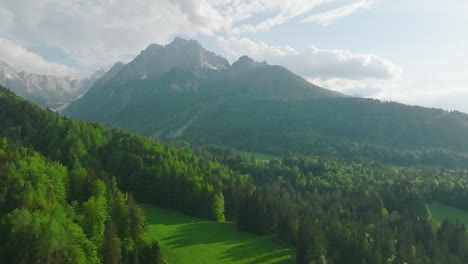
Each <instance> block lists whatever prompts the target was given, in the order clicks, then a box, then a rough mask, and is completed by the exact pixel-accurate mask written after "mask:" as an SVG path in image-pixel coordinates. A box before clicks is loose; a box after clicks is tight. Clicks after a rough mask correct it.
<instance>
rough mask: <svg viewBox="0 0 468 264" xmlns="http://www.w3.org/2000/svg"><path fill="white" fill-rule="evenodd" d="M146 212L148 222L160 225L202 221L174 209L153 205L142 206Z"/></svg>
mask: <svg viewBox="0 0 468 264" xmlns="http://www.w3.org/2000/svg"><path fill="white" fill-rule="evenodd" d="M141 207H142V208H143V210H145V213H146V222H147V223H148V224H158V225H181V224H190V223H193V222H198V221H202V220H200V219H198V218H194V217H191V216H188V215H185V214H182V213H179V212H176V211H174V210H170V209H164V208H159V207H154V206H151V205H142V206H141Z"/></svg>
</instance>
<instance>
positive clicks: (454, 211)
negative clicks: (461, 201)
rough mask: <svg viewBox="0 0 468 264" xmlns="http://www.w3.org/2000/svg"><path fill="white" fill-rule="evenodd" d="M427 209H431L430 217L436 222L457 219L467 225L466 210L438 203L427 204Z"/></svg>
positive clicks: (467, 215) (467, 213)
mask: <svg viewBox="0 0 468 264" xmlns="http://www.w3.org/2000/svg"><path fill="white" fill-rule="evenodd" d="M429 209H430V210H431V215H432V218H433V219H434V220H436V221H438V222H442V221H444V219H448V220H449V221H451V222H455V221H457V220H458V221H460V222H461V223H464V224H465V226H468V211H464V210H460V209H458V208H455V207H451V206H448V205H444V204H440V203H431V204H429Z"/></svg>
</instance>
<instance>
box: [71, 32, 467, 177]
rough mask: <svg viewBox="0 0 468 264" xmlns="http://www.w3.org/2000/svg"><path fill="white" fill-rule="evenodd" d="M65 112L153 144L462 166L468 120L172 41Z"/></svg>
mask: <svg viewBox="0 0 468 264" xmlns="http://www.w3.org/2000/svg"><path fill="white" fill-rule="evenodd" d="M181 54H183V55H181ZM201 54H202V55H203V56H202V55H201ZM207 54H208V55H207ZM182 58H187V59H186V60H184V59H182ZM202 58H205V59H202ZM207 65H210V66H207ZM214 65H218V66H216V67H213V66H214ZM219 65H221V66H219ZM143 77H144V78H143ZM64 114H65V115H67V116H69V117H73V118H78V119H82V120H86V121H99V122H102V123H105V124H108V125H111V126H113V127H118V128H124V129H128V130H131V131H134V132H138V133H141V134H144V135H148V136H151V137H153V138H158V139H160V140H174V139H176V140H182V141H188V142H191V143H194V144H211V143H215V144H223V145H228V146H231V147H234V148H236V149H239V150H248V151H257V152H265V153H270V154H275V155H285V154H287V153H289V152H300V153H304V154H318V155H324V156H338V157H341V158H346V159H373V160H379V161H382V162H386V163H392V164H397V165H429V166H444V167H463V168H468V163H466V162H467V161H468V141H466V138H468V115H465V114H462V113H459V112H447V111H443V110H438V109H428V108H422V107H413V106H407V105H403V104H398V103H390V102H385V103H384V102H380V101H378V100H373V99H362V98H353V97H347V96H344V95H342V94H339V93H337V92H333V91H330V90H327V89H324V88H321V87H318V86H315V85H313V84H311V83H309V82H307V81H306V80H304V79H303V78H301V77H299V76H297V75H296V74H294V73H292V72H290V71H289V70H287V69H286V68H284V67H281V66H275V65H269V64H267V63H265V62H256V61H254V60H253V59H251V58H249V57H247V56H243V57H241V58H239V60H238V61H236V62H234V63H233V64H232V65H230V64H229V63H227V61H225V60H224V59H222V58H220V57H219V56H217V55H215V54H212V53H209V52H207V51H205V50H204V49H203V48H202V47H201V46H200V44H199V43H198V42H196V41H191V40H184V39H180V38H178V39H176V40H175V41H174V42H172V43H171V44H169V45H167V46H164V47H163V46H159V45H155V44H152V45H150V46H149V47H148V48H147V49H146V50H144V51H142V52H141V54H140V55H139V56H138V57H137V58H135V60H133V61H132V62H130V63H128V64H127V65H125V66H123V67H121V69H120V71H119V72H118V73H116V74H115V75H113V77H111V78H109V79H108V80H106V81H103V82H100V83H99V85H95V86H94V87H92V88H91V89H90V90H89V91H88V92H87V93H86V94H85V95H84V96H83V97H82V98H80V99H79V100H77V101H75V102H73V103H72V104H71V105H70V106H69V107H68V108H67V109H66V110H65V111H64Z"/></svg>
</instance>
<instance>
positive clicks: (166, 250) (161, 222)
mask: <svg viewBox="0 0 468 264" xmlns="http://www.w3.org/2000/svg"><path fill="white" fill-rule="evenodd" d="M144 208H145V211H146V213H147V219H148V232H149V236H150V237H154V238H157V239H158V240H159V242H160V243H161V249H162V253H163V256H164V259H165V260H166V262H167V263H168V264H173V263H177V264H198V263H200V264H202V263H203V264H205V263H206V264H210V263H213V264H214V263H216V264H223V263H233V264H237V263H275V264H280V263H291V262H292V260H291V258H292V253H293V249H292V248H290V247H288V246H287V245H284V244H283V243H281V242H280V241H278V240H277V239H275V238H274V237H272V236H257V235H252V234H248V233H244V232H240V231H238V230H237V228H236V225H235V224H234V223H232V222H222V223H219V222H218V223H217V222H210V221H206V220H201V219H198V218H193V217H189V216H186V215H183V214H181V213H178V212H175V211H172V210H166V209H162V208H158V207H152V206H144Z"/></svg>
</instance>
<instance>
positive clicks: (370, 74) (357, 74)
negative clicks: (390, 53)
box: [218, 38, 401, 80]
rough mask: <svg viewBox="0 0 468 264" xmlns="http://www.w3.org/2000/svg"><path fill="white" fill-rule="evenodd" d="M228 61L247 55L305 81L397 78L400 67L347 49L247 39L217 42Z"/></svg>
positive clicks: (220, 39) (376, 57)
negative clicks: (295, 46) (287, 71)
mask: <svg viewBox="0 0 468 264" xmlns="http://www.w3.org/2000/svg"><path fill="white" fill-rule="evenodd" d="M218 42H219V44H220V45H221V46H222V47H223V48H224V49H225V51H226V52H227V53H228V54H229V55H230V57H231V58H236V57H239V56H241V55H243V54H247V55H249V56H251V57H253V58H255V59H256V60H261V61H263V60H265V61H267V62H268V63H270V64H278V65H282V66H285V67H287V68H289V69H291V70H292V71H293V72H295V73H297V74H299V75H301V76H303V77H306V78H321V79H332V78H344V79H351V80H363V79H380V80H384V79H396V78H398V76H399V75H400V73H401V68H400V67H399V66H397V65H396V64H394V63H392V62H390V61H388V60H385V59H382V58H380V57H378V56H376V55H374V54H370V53H369V54H357V53H352V52H350V51H348V50H326V49H319V48H316V47H314V46H308V47H306V48H304V49H302V50H295V49H293V48H291V47H289V46H271V45H267V44H265V43H256V42H254V41H252V40H250V39H247V38H241V39H236V38H231V39H224V38H219V39H218Z"/></svg>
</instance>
